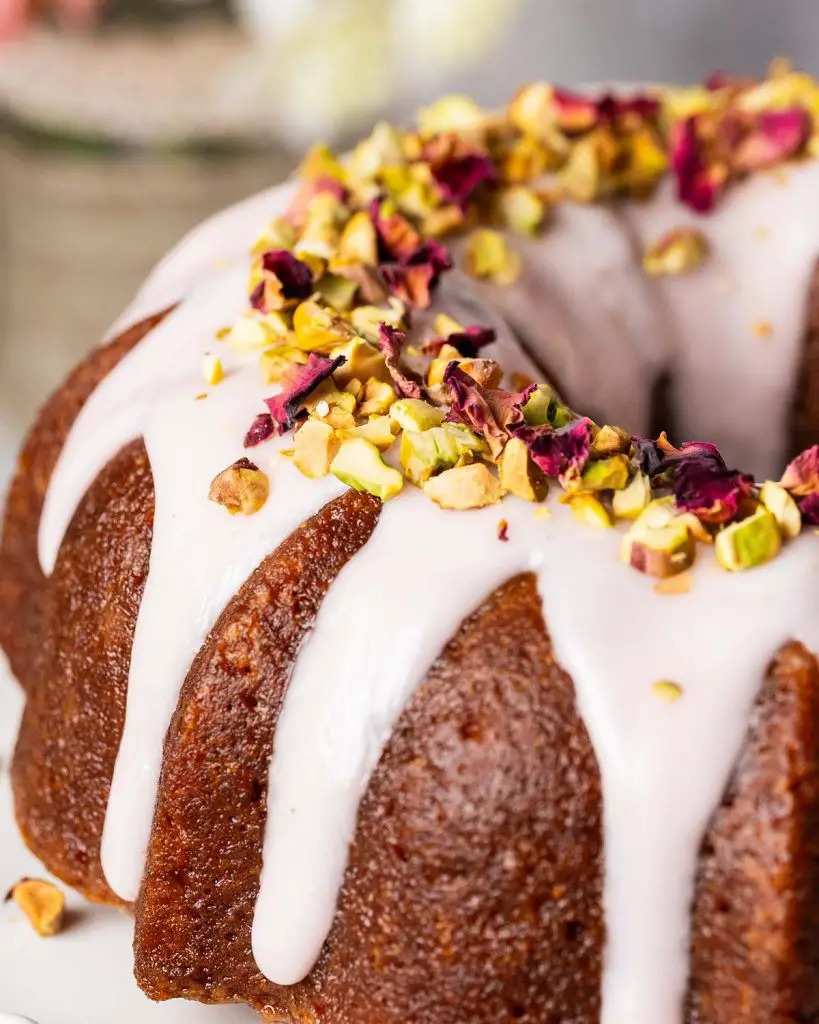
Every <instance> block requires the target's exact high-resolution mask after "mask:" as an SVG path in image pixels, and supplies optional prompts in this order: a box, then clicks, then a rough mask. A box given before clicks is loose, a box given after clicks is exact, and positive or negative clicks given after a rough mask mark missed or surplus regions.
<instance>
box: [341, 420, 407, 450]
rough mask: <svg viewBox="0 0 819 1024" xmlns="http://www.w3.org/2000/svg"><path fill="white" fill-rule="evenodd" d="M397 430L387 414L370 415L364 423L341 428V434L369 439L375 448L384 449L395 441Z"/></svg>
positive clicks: (345, 436)
mask: <svg viewBox="0 0 819 1024" xmlns="http://www.w3.org/2000/svg"><path fill="white" fill-rule="evenodd" d="M397 431H398V427H397V426H396V425H395V424H394V423H393V421H392V420H391V419H390V417H389V416H372V417H371V418H370V419H369V420H368V421H367V422H366V423H361V424H360V425H359V426H357V427H352V428H350V429H349V430H343V431H341V434H342V436H343V437H344V438H347V437H363V438H364V439H365V440H366V441H371V442H372V443H373V444H374V445H375V446H376V448H378V449H380V450H381V451H386V450H387V448H389V447H390V445H392V443H393V441H395V435H396V433H397Z"/></svg>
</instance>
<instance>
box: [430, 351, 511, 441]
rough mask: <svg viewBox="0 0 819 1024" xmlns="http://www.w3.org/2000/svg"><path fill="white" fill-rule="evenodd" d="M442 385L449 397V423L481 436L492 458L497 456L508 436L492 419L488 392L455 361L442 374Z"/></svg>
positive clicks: (494, 419)
mask: <svg viewBox="0 0 819 1024" xmlns="http://www.w3.org/2000/svg"><path fill="white" fill-rule="evenodd" d="M443 382H444V386H445V387H448V388H449V390H450V393H451V397H452V406H451V408H450V412H449V417H448V419H449V421H450V422H452V423H463V424H464V426H466V427H469V428H470V429H471V430H474V431H475V433H476V434H480V435H481V436H483V437H484V438H485V440H486V442H487V444H488V445H489V448H490V451H491V452H492V454H493V456H495V457H497V456H499V455H500V453H501V452H502V451H503V446H504V444H505V443H506V437H507V434H506V431H505V430H504V429H503V427H502V426H501V425H500V423H498V421H497V419H496V418H495V414H494V412H493V410H492V407H491V405H490V402H489V400H488V397H487V392H486V391H484V389H483V388H482V387H481V386H480V385H479V384H478V383H477V382H476V381H475V380H473V378H472V377H470V376H469V374H468V373H465V372H464V371H463V370H462V369H461V368H460V366H458V364H457V362H454V361H453V362H451V363H450V364H449V366H447V368H446V370H445V371H444V381H443Z"/></svg>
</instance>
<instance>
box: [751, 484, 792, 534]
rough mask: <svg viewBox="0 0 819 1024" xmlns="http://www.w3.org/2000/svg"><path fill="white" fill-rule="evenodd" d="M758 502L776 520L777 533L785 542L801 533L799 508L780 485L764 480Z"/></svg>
mask: <svg viewBox="0 0 819 1024" xmlns="http://www.w3.org/2000/svg"><path fill="white" fill-rule="evenodd" d="M759 500H760V501H761V502H762V504H763V505H764V506H765V508H766V509H767V510H768V511H769V512H771V513H772V514H773V516H774V518H775V519H776V522H777V525H778V526H779V531H780V533H781V534H782V536H783V537H784V538H785V539H786V540H793V539H794V538H795V537H798V536H799V534H800V533H801V532H802V515H801V513H800V511H799V506H798V505H797V504H796V502H795V501H794V500H793V498H792V497H791V496H790V494H789V493H788V492H787V491H786V490H785V488H784V487H783V486H782V485H781V484H777V483H774V481H773V480H766V481H765V483H764V484H763V485H762V490H761V491H760V493H759Z"/></svg>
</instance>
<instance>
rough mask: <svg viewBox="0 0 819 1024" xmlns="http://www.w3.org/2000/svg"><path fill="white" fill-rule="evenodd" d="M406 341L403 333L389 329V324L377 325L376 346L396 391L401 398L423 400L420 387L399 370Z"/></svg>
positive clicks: (395, 328) (392, 328)
mask: <svg viewBox="0 0 819 1024" xmlns="http://www.w3.org/2000/svg"><path fill="white" fill-rule="evenodd" d="M406 340H407V335H406V332H405V331H399V330H398V328H397V327H391V326H390V325H389V324H384V323H382V324H379V325H378V344H379V347H380V348H381V353H382V355H383V356H384V360H385V361H386V363H387V369H388V370H389V371H390V376H391V377H392V381H393V384H394V385H395V389H396V391H397V392H398V393H399V395H401V397H402V398H423V392H422V391H421V385H420V384H419V383H418V381H417V380H413V379H412V378H411V377H408V376H407V374H406V372H405V371H404V370H403V369H402V368H401V351H402V349H403V348H404V342H405V341H406Z"/></svg>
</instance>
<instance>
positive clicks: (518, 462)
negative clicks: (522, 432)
mask: <svg viewBox="0 0 819 1024" xmlns="http://www.w3.org/2000/svg"><path fill="white" fill-rule="evenodd" d="M498 470H499V474H500V482H501V484H502V486H503V488H504V490H506V491H509V493H510V494H514V495H515V496H516V497H518V498H523V500H524V501H543V499H544V498H545V497H546V494H547V493H548V490H549V483H548V481H547V480H546V477H545V476H544V475H543V473H542V472H541V471H540V470H539V469H538V468H537V466H536V465H535V464H534V462H533V461H532V457H531V456H530V455H529V449H528V448H527V447H526V445H525V444H524V443H523V441H521V440H520V438H517V437H513V438H510V439H509V441H507V442H506V446H505V448H504V449H503V454H502V455H501V457H500V462H499V463H498Z"/></svg>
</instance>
